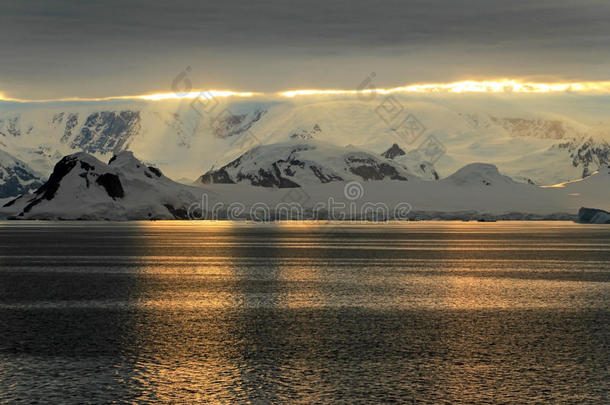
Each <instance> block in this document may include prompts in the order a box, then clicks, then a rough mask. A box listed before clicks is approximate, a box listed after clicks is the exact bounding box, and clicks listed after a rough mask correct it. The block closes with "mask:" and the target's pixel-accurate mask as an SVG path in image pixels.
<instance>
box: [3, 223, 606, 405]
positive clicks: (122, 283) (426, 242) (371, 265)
mask: <svg viewBox="0 0 610 405" xmlns="http://www.w3.org/2000/svg"><path fill="white" fill-rule="evenodd" d="M609 282H610V227H609V226H602V225H600V226H597V225H587V226H585V225H577V224H572V223H567V222H552V223H551V222H548V223H533V222H529V223H528V222H505V223H501V222H497V223H462V222H422V223H413V222H411V223H388V224H349V223H343V224H331V225H328V224H316V225H312V224H298V223H290V222H288V223H278V224H245V223H230V222H228V223H227V222H225V223H223V222H209V223H205V222H204V223H188V222H138V223H82V222H81V223H78V222H69V223H68V222H64V223H44V222H10V223H0V402H9V403H15V402H22V403H31V402H35V401H39V402H42V403H48V402H63V403H82V402H92V403H99V402H111V401H116V402H149V401H150V402H172V401H173V402H193V401H199V402H204V401H205V402H212V403H213V402H220V403H230V402H238V403H247V402H252V403H315V402H318V403H320V402H323V403H371V402H390V401H397V402H406V403H411V402H428V403H439V402H443V401H447V402H452V403H472V402H483V403H497V402H520V403H523V402H526V401H527V402H530V401H551V402H564V403H603V402H607V401H608V391H609V386H610V380H609V378H610V374H609V370H608V365H609V364H610V352H609V346H610V328H609V319H610V317H609V310H610V304H609V303H610V300H609V299H610V283H609Z"/></svg>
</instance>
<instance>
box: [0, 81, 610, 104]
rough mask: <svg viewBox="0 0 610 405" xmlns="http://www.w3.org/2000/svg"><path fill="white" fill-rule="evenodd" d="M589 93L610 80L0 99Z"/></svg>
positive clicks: (602, 89)
mask: <svg viewBox="0 0 610 405" xmlns="http://www.w3.org/2000/svg"><path fill="white" fill-rule="evenodd" d="M565 92H570V93H591V94H610V81H597V82H525V81H520V80H514V79H499V80H487V81H477V80H463V81H457V82H450V83H416V84H410V85H406V86H401V87H394V88H374V89H371V88H366V89H362V90H359V89H353V90H342V89H298V90H288V91H281V92H276V93H262V92H260V93H259V92H240V91H232V90H201V91H199V90H197V91H190V92H188V93H152V94H142V95H130V96H112V97H97V98H96V97H91V98H87V97H66V98H58V99H39V100H35V99H29V100H28V99H20V98H13V97H8V96H5V94H4V93H0V100H2V101H14V102H24V103H25V102H40V103H42V102H53V101H109V100H148V101H161V100H180V99H195V98H207V99H211V98H216V97H221V98H227V97H254V96H276V97H287V98H293V97H297V96H316V95H331V96H332V95H339V96H350V95H354V96H355V95H359V94H371V93H378V94H392V93H405V94H408V93H438V94H464V93H504V94H512V93H526V94H527V93H529V94H538V93H565Z"/></svg>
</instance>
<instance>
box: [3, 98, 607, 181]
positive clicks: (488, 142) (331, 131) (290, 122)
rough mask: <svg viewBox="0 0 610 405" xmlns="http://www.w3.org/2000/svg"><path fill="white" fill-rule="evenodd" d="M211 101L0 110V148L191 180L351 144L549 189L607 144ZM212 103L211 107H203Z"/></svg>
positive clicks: (461, 116) (452, 116) (509, 115)
mask: <svg viewBox="0 0 610 405" xmlns="http://www.w3.org/2000/svg"><path fill="white" fill-rule="evenodd" d="M212 101H213V103H212V106H211V107H210V108H209V110H208V109H207V106H206V109H205V110H198V109H197V108H195V107H194V106H193V105H192V103H191V101H190V100H184V101H175V102H172V103H170V102H167V103H162V102H137V103H136V102H133V103H130V102H124V101H107V102H104V103H101V102H100V103H99V105H97V103H88V104H87V105H85V104H83V106H78V105H77V106H73V105H58V106H56V107H53V108H50V107H45V106H42V105H37V106H32V107H31V108H30V107H28V108H26V107H22V108H20V109H19V110H16V111H0V148H2V150H4V151H5V152H6V153H8V154H10V155H11V156H13V157H14V158H15V159H17V160H20V161H21V162H23V163H25V164H26V165H28V166H29V167H30V168H31V169H32V170H33V171H35V172H37V173H40V174H41V175H42V176H43V177H46V176H48V175H49V174H50V173H51V170H52V167H53V165H54V164H55V162H57V160H59V159H60V158H61V157H62V156H65V155H67V154H71V153H74V152H78V151H85V152H87V153H90V154H92V155H94V156H96V157H98V158H100V159H104V160H107V159H109V158H110V157H111V156H112V155H113V154H115V153H119V152H121V151H123V150H130V151H132V152H134V153H136V154H137V155H138V156H140V157H141V158H142V159H143V160H145V161H147V162H150V163H152V164H155V165H157V166H160V167H163V169H164V171H165V172H167V173H169V174H170V175H171V176H172V177H175V178H183V177H186V178H196V177H197V176H200V175H201V173H204V172H205V171H206V170H208V169H209V168H210V167H212V166H214V167H222V166H224V165H226V164H228V163H229V162H232V161H233V160H235V159H236V158H237V157H239V156H241V155H242V154H244V153H245V152H246V151H247V150H249V149H251V148H252V147H254V146H257V145H269V144H276V143H279V142H285V141H289V140H319V141H325V142H328V143H331V144H335V145H338V146H346V145H350V144H351V145H355V146H356V147H358V148H360V149H361V150H364V151H367V152H369V153H372V154H375V155H380V154H382V153H386V152H388V146H389V145H393V144H397V145H399V148H400V150H402V152H404V153H405V154H406V155H400V154H399V155H394V156H392V157H388V156H384V157H388V158H390V159H392V160H394V161H395V162H397V163H399V164H401V165H404V166H407V168H408V169H409V170H410V171H411V172H412V174H414V175H417V176H419V177H422V178H426V179H434V178H439V179H440V178H442V177H445V176H447V175H449V174H451V173H453V172H455V171H456V170H458V169H459V168H461V167H463V166H465V165H466V164H469V163H472V162H477V161H486V162H490V163H492V164H495V165H496V166H498V167H499V168H500V170H501V171H502V172H503V173H506V174H508V175H510V176H511V177H512V178H513V179H516V180H517V181H520V182H524V183H528V182H529V183H533V184H538V185H551V184H556V183H560V182H564V181H567V180H573V179H577V178H582V177H586V176H587V175H589V174H591V173H593V172H594V171H595V170H597V169H598V168H599V167H601V166H602V165H604V164H607V163H608V162H609V160H610V158H609V156H610V144H609V142H608V140H607V139H604V138H603V137H604V136H606V135H604V134H606V132H607V131H606V132H604V128H603V126H602V125H601V124H600V125H598V126H595V127H593V126H587V125H584V124H580V123H578V122H574V121H572V120H570V119H568V118H565V119H564V118H562V117H555V116H547V115H544V114H541V115H539V116H536V115H535V114H534V113H530V112H526V111H524V112H523V116H520V115H519V113H518V112H514V111H507V112H505V113H502V114H501V113H498V111H495V112H483V111H476V108H474V107H468V108H469V109H471V110H472V111H473V112H458V111H456V110H455V109H452V108H447V107H444V106H439V105H437V104H435V103H433V102H416V103H415V102H414V103H409V101H405V102H404V104H403V105H404V107H405V110H407V109H408V110H409V112H410V113H412V114H414V115H415V116H417V118H418V120H420V121H421V122H422V124H423V125H424V126H425V127H426V133H425V134H424V135H423V136H422V137H421V138H419V139H417V140H416V142H414V143H412V144H411V143H410V142H408V140H405V139H400V135H399V133H397V132H396V128H395V127H394V126H395V125H394V126H392V125H388V124H387V123H386V122H385V121H384V120H383V119H382V118H381V117H380V116H379V115H378V114H376V113H375V108H374V107H375V105H374V103H373V105H371V103H367V102H363V101H359V100H357V99H354V100H324V101H320V102H299V103H293V102H290V101H281V102H280V101H273V102H271V101H269V102H235V101H230V100H225V101H223V100H212ZM214 103H217V104H218V105H217V106H215V108H214V109H212V107H214V105H213V104H214ZM481 108H482V109H483V108H484V106H481ZM428 134H434V136H435V137H436V138H437V139H438V140H439V141H440V142H441V143H442V144H443V145H444V146H445V150H446V152H445V154H444V155H443V156H442V157H441V158H440V160H438V161H435V163H434V168H432V167H431V166H430V165H429V164H427V163H426V162H423V163H418V162H417V159H414V154H413V153H411V152H412V150H413V149H415V148H417V146H418V144H419V143H420V142H422V141H423V140H424V139H425V137H426V136H427V135H428ZM405 156H406V157H405ZM414 162H415V163H417V165H416V164H414ZM421 164H424V167H423V168H422V166H421ZM433 170H434V172H433Z"/></svg>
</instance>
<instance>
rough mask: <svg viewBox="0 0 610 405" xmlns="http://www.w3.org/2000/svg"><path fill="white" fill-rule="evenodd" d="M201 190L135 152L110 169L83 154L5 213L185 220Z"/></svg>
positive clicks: (71, 158) (63, 162)
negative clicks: (169, 175)
mask: <svg viewBox="0 0 610 405" xmlns="http://www.w3.org/2000/svg"><path fill="white" fill-rule="evenodd" d="M198 193H200V190H197V189H194V188H192V187H189V186H184V185H181V184H178V183H175V182H173V181H172V180H170V179H169V178H167V177H165V176H164V175H163V173H161V171H160V170H159V169H157V168H155V167H152V166H146V165H144V164H143V163H141V162H140V161H139V160H137V159H136V158H135V157H134V156H133V154H132V153H131V152H121V153H119V154H118V155H116V156H114V157H113V158H112V159H111V160H110V162H108V164H105V163H103V162H101V161H100V160H98V159H96V158H95V157H93V156H91V155H89V154H87V153H84V152H79V153H75V154H72V155H68V156H66V157H64V158H62V159H61V160H60V161H59V162H58V163H57V164H56V165H55V168H54V170H53V172H52V174H51V176H50V177H49V180H48V181H47V182H46V183H44V184H43V185H42V186H41V187H40V188H38V190H36V192H34V193H33V194H25V195H23V196H21V197H19V198H17V199H15V200H13V201H11V202H9V203H7V204H6V205H5V206H4V207H3V208H2V212H3V213H4V214H5V215H7V216H13V217H15V218H20V219H96V220H99V219H108V220H127V219H185V218H186V217H187V210H188V207H189V205H190V204H192V203H193V202H194V201H197V198H198V197H196V196H197V194H198Z"/></svg>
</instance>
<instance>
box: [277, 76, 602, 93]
mask: <svg viewBox="0 0 610 405" xmlns="http://www.w3.org/2000/svg"><path fill="white" fill-rule="evenodd" d="M372 92H378V93H381V94H389V93H560V92H576V93H610V81H600V82H565V83H561V82H559V83H538V82H521V81H519V80H510V79H503V80H495V81H475V80H464V81H459V82H452V83H419V84H412V85H408V86H403V87H395V88H391V89H381V88H378V89H365V90H315V89H307V90H290V91H284V92H281V93H280V95H282V96H284V97H295V96H308V95H325V94H327V95H350V94H354V95H355V94H361V93H372Z"/></svg>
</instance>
